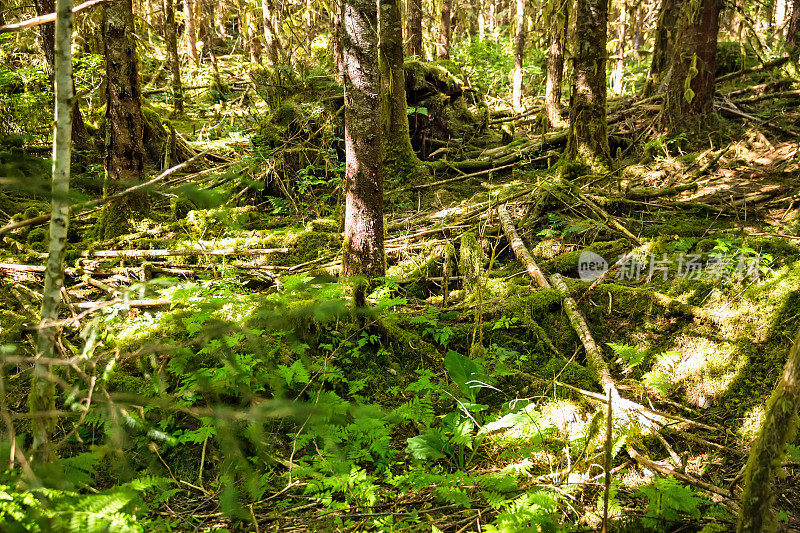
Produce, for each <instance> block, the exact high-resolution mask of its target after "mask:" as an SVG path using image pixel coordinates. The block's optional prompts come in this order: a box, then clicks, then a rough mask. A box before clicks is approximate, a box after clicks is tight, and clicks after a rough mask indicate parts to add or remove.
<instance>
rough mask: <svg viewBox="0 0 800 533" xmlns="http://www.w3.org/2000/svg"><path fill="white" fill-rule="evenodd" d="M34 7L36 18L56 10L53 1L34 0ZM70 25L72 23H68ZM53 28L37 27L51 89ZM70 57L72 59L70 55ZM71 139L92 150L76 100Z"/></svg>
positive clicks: (73, 105)
mask: <svg viewBox="0 0 800 533" xmlns="http://www.w3.org/2000/svg"><path fill="white" fill-rule="evenodd" d="M34 5H35V7H36V15H37V16H42V15H48V14H50V13H53V12H55V10H56V5H55V2H54V0H34ZM70 16H73V15H70ZM70 20H72V19H70ZM70 24H72V23H71V22H70ZM55 26H56V24H42V25H41V26H39V37H40V38H41V40H42V52H44V58H45V70H46V71H47V77H48V79H49V80H50V86H51V87H52V86H53V82H54V79H55V78H54V75H55ZM70 27H71V26H70ZM71 31H72V30H70V32H71ZM70 35H71V33H70ZM70 39H71V37H70ZM70 57H72V55H71V54H70ZM70 72H72V69H70ZM70 75H71V74H70ZM72 92H73V94H74V93H75V82H74V80H73V87H72ZM71 137H72V140H73V142H74V143H75V146H76V147H77V148H79V149H81V150H92V140H91V138H90V137H89V132H88V131H87V130H86V124H85V123H84V122H83V115H81V109H80V105H79V102H78V100H77V99H75V101H74V102H73V103H72V136H71Z"/></svg>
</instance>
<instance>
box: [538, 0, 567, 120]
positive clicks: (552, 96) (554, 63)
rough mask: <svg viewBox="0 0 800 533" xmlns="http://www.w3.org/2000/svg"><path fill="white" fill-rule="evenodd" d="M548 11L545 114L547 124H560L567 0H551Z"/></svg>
mask: <svg viewBox="0 0 800 533" xmlns="http://www.w3.org/2000/svg"><path fill="white" fill-rule="evenodd" d="M551 6H552V8H551V12H550V53H549V57H548V59H547V82H546V86H545V100H544V107H545V115H546V118H547V121H548V122H549V126H553V127H554V126H558V125H560V124H561V113H560V111H561V84H562V82H563V81H564V47H565V46H566V41H567V28H568V27H569V0H552V1H551Z"/></svg>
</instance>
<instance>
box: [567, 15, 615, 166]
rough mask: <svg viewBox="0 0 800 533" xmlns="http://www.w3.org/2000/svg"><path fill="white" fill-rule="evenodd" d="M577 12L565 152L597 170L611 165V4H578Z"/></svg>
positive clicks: (569, 156) (568, 157) (572, 158)
mask: <svg viewBox="0 0 800 533" xmlns="http://www.w3.org/2000/svg"><path fill="white" fill-rule="evenodd" d="M575 5H576V8H575V22H576V24H575V32H576V37H577V43H578V50H577V53H576V54H575V66H574V78H573V83H572V98H571V99H570V111H569V136H568V137H567V148H566V150H565V152H564V154H565V156H566V157H567V159H568V160H578V161H581V162H583V163H586V164H589V165H590V166H592V168H595V169H598V170H599V169H606V168H607V167H608V166H609V165H610V162H611V157H610V155H609V148H608V124H607V123H606V59H607V56H608V53H607V52H606V41H607V32H608V28H607V24H608V3H607V1H606V0H578V1H577V2H576V4H575Z"/></svg>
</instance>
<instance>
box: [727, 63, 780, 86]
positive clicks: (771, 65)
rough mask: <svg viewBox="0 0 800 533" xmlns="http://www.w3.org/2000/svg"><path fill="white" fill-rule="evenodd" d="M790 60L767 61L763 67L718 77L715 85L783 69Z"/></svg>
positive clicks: (744, 69)
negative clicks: (775, 69) (758, 73)
mask: <svg viewBox="0 0 800 533" xmlns="http://www.w3.org/2000/svg"><path fill="white" fill-rule="evenodd" d="M789 59H790V58H789V57H781V58H779V59H775V60H773V61H767V62H766V63H764V64H763V65H759V66H757V67H750V68H743V69H741V70H737V71H736V72H731V73H730V74H725V75H724V76H720V77H718V78H717V79H716V80H715V83H722V82H724V81H729V80H735V79H736V78H741V77H742V76H747V75H748V74H753V73H756V72H766V71H767V70H772V69H774V68H778V67H782V66H783V65H785V64H786V63H788V62H789Z"/></svg>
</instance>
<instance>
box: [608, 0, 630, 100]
mask: <svg viewBox="0 0 800 533" xmlns="http://www.w3.org/2000/svg"><path fill="white" fill-rule="evenodd" d="M627 39H628V3H627V2H622V4H620V6H619V21H618V24H617V47H616V48H617V49H616V53H615V57H614V68H613V69H612V71H611V91H612V92H613V93H614V94H622V88H623V81H624V74H625V44H626V41H627Z"/></svg>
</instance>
